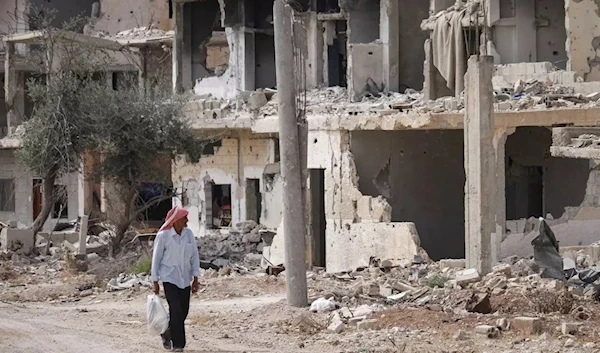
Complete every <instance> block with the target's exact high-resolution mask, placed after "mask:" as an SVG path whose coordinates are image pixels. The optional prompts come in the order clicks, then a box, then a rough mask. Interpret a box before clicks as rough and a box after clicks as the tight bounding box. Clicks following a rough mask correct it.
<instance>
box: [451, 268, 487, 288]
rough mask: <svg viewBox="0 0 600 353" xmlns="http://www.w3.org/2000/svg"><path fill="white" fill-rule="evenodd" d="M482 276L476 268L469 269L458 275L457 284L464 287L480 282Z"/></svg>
mask: <svg viewBox="0 0 600 353" xmlns="http://www.w3.org/2000/svg"><path fill="white" fill-rule="evenodd" d="M480 280H481V276H480V275H479V272H478V271H477V270H476V269H474V268H469V269H466V270H463V271H459V272H457V273H456V284H458V285H459V286H461V287H463V286H466V285H467V284H470V283H475V282H479V281H480Z"/></svg>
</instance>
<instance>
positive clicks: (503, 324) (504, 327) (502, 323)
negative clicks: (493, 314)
mask: <svg viewBox="0 0 600 353" xmlns="http://www.w3.org/2000/svg"><path fill="white" fill-rule="evenodd" d="M496 327H497V328H498V329H499V330H500V331H508V329H509V328H510V322H509V321H508V319H506V318H502V319H498V320H496Z"/></svg>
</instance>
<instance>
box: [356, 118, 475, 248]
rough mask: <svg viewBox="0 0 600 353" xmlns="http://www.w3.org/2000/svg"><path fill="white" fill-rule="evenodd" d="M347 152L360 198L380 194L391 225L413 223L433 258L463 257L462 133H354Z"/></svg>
mask: <svg viewBox="0 0 600 353" xmlns="http://www.w3.org/2000/svg"><path fill="white" fill-rule="evenodd" d="M351 151H352V153H353V154H354V158H355V162H356V168H357V172H358V176H359V178H360V179H359V188H360V191H361V192H362V193H363V194H365V195H370V196H378V195H382V196H384V197H385V198H386V199H388V202H390V204H391V205H392V221H394V222H414V223H415V225H416V228H417V231H418V233H419V237H420V239H421V246H422V247H423V248H424V249H425V250H426V251H427V252H428V254H429V256H430V257H431V258H432V259H434V260H438V259H442V258H464V256H465V242H464V184H465V172H464V153H463V131H462V130H420V131H355V132H352V142H351Z"/></svg>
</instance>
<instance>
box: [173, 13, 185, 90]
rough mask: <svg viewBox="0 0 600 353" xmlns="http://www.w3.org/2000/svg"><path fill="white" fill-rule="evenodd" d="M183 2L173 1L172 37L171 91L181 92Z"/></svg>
mask: <svg viewBox="0 0 600 353" xmlns="http://www.w3.org/2000/svg"><path fill="white" fill-rule="evenodd" d="M183 5H184V4H183V3H180V2H174V3H173V6H174V11H173V19H174V21H173V22H174V23H175V37H174V38H173V54H172V59H173V91H175V92H183V81H182V80H183V25H184V20H183Z"/></svg>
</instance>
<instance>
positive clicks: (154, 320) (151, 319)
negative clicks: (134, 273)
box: [146, 294, 169, 335]
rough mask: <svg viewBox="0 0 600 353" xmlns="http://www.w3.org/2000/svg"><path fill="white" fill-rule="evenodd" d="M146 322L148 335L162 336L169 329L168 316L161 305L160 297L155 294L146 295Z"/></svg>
mask: <svg viewBox="0 0 600 353" xmlns="http://www.w3.org/2000/svg"><path fill="white" fill-rule="evenodd" d="M146 320H147V323H148V333H150V334H151V335H162V334H163V333H165V331H167V329H168V328H169V314H167V311H166V310H165V307H164V306H163V305H162V302H161V300H160V297H159V296H158V295H156V294H150V295H148V300H147V302H146Z"/></svg>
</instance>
